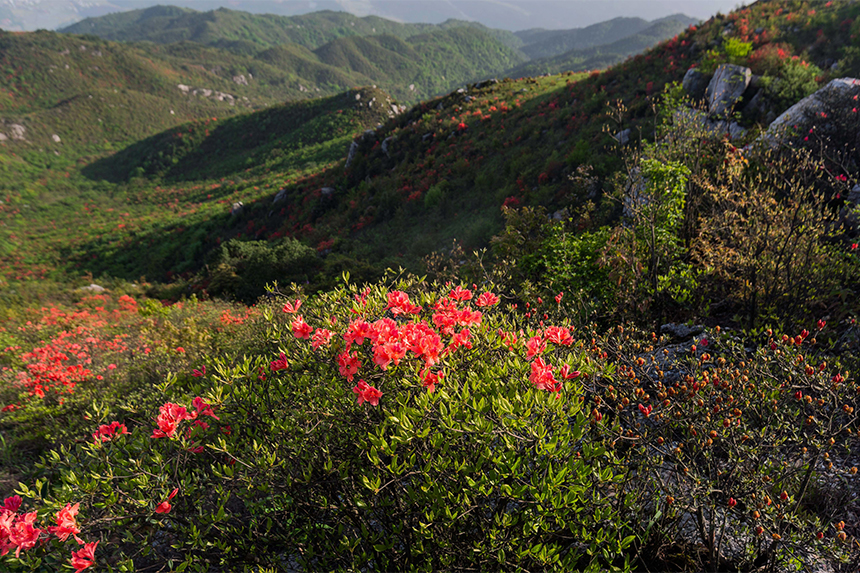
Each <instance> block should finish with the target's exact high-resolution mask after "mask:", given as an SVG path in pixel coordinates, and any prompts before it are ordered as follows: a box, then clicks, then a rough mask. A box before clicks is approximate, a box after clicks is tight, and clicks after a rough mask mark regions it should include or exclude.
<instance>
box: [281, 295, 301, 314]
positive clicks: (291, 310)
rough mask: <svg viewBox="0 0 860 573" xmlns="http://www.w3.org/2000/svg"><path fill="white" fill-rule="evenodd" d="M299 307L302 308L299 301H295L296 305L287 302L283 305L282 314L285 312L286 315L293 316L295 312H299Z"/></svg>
mask: <svg viewBox="0 0 860 573" xmlns="http://www.w3.org/2000/svg"><path fill="white" fill-rule="evenodd" d="M301 306H302V301H300V300H299V299H296V303H295V304H291V303H289V302H287V303H286V304H284V309H283V310H284V312H286V313H288V314H295V313H296V312H298V311H299V308H300V307H301Z"/></svg>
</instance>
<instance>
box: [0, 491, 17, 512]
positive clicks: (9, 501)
mask: <svg viewBox="0 0 860 573" xmlns="http://www.w3.org/2000/svg"><path fill="white" fill-rule="evenodd" d="M21 501H22V500H21V496H20V495H13V496H12V497H7V498H6V499H4V500H3V508H2V509H6V510H7V511H11V512H12V513H15V512H16V511H18V508H20V507H21Z"/></svg>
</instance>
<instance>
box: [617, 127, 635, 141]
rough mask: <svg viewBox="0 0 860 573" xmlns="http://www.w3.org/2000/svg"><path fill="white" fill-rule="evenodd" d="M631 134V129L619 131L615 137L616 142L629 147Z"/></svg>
mask: <svg viewBox="0 0 860 573" xmlns="http://www.w3.org/2000/svg"><path fill="white" fill-rule="evenodd" d="M630 134H631V131H630V128H629V127H628V128H627V129H625V130H623V131H619V132H618V133H616V134H615V136H614V137H615V141H617V142H618V143H620V144H621V145H627V143H628V142H629V141H630Z"/></svg>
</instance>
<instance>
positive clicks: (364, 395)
mask: <svg viewBox="0 0 860 573" xmlns="http://www.w3.org/2000/svg"><path fill="white" fill-rule="evenodd" d="M352 391H353V392H355V394H356V395H357V396H358V403H359V405H361V404H363V403H364V402H370V405H371V406H378V405H379V398H380V397H381V396H382V392H380V391H379V390H377V389H376V388H374V387H373V386H369V385H368V384H367V382H365V381H364V380H359V381H358V384H356V385H355V387H354V388H353V389H352Z"/></svg>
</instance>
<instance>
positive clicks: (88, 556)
mask: <svg viewBox="0 0 860 573" xmlns="http://www.w3.org/2000/svg"><path fill="white" fill-rule="evenodd" d="M98 544H99V542H98V541H96V542H95V543H87V544H85V545H84V548H83V549H80V550H78V551H72V558H71V559H70V560H69V561H70V562H71V564H72V567H74V568H75V573H78V572H80V571H83V570H84V569H86V568H87V567H92V565H93V564H94V563H95V560H96V555H95V554H96V547H98Z"/></svg>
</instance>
